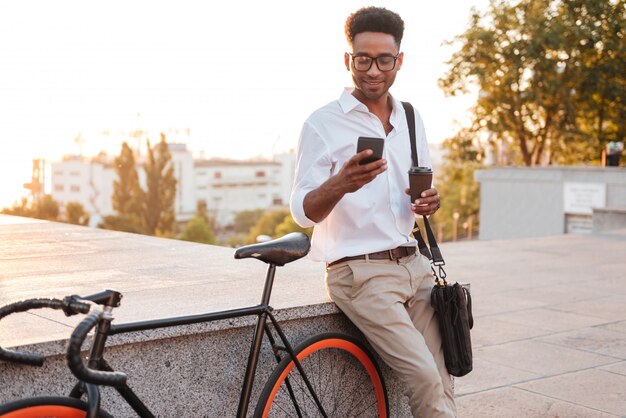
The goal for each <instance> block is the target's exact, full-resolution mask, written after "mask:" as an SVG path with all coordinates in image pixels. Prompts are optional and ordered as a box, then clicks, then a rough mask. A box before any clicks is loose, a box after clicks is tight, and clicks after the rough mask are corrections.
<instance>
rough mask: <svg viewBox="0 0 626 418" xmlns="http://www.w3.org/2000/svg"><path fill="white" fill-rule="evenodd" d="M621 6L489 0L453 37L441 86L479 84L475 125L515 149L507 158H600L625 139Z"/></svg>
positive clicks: (454, 90) (580, 0) (588, 0)
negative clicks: (612, 143)
mask: <svg viewBox="0 0 626 418" xmlns="http://www.w3.org/2000/svg"><path fill="white" fill-rule="evenodd" d="M625 10H626V8H625V7H624V0H618V1H606V0H572V1H563V0H520V1H518V2H515V3H514V4H511V2H510V1H506V0H493V1H492V2H491V3H490V6H489V9H488V10H487V11H486V12H485V13H482V14H481V13H479V12H478V11H476V10H474V11H473V14H472V18H471V23H470V26H469V28H468V29H467V30H466V31H465V32H464V33H463V34H461V35H459V36H457V37H456V39H455V40H456V41H457V42H459V43H460V45H461V46H460V49H459V50H458V51H457V52H455V53H454V54H453V56H452V58H451V59H450V60H449V62H448V64H449V66H450V68H449V71H448V72H447V74H446V75H445V77H443V78H442V79H440V81H439V82H440V86H441V87H442V89H443V90H444V92H445V93H446V94H448V95H455V94H458V93H461V92H467V91H468V86H469V85H470V84H475V85H477V86H478V88H479V90H480V93H479V97H478V100H477V102H476V104H475V105H474V108H473V118H474V119H473V126H472V129H473V130H474V131H476V132H477V133H479V134H485V135H488V136H489V137H490V139H489V140H490V143H491V145H492V146H493V147H496V148H498V149H499V150H501V149H502V148H505V149H506V148H507V147H508V148H510V149H511V150H512V152H510V153H509V155H510V156H511V160H510V161H503V162H505V163H507V162H508V163H522V164H525V165H527V166H531V165H536V164H545V163H547V164H552V163H565V164H569V163H573V162H581V161H592V160H594V159H596V160H597V159H598V157H599V149H601V147H602V145H603V144H604V143H605V142H607V141H608V140H610V139H613V140H619V141H621V140H623V139H624V130H625V128H624V123H625V122H624V120H625V118H624V112H625V110H624V102H625V101H626V90H625V83H624V81H625V76H624V74H626V67H625V65H626V64H625V63H626V59H625V58H626V57H625V51H626V50H625V47H624V37H625V35H626V29H625V28H626V19H625V17H626V11H625ZM497 154H499V153H496V155H497Z"/></svg>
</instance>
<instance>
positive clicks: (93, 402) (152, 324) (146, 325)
mask: <svg viewBox="0 0 626 418" xmlns="http://www.w3.org/2000/svg"><path fill="white" fill-rule="evenodd" d="M275 273H276V265H274V264H269V266H268V269H267V274H266V280H265V286H264V289H263V295H262V298H261V303H260V304H259V305H256V306H249V307H245V308H237V309H231V310H225V311H218V312H209V313H203V314H197V315H188V316H178V317H169V318H161V319H154V320H148V321H139V322H130V323H125V324H119V325H111V321H112V319H113V317H112V316H111V315H110V312H111V310H112V307H110V306H107V307H105V315H103V317H102V319H101V320H100V322H99V323H98V325H97V328H96V332H95V336H94V341H93V344H92V348H91V353H90V355H89V363H88V367H89V368H92V369H95V370H103V371H113V369H112V368H111V367H110V366H109V364H108V363H107V362H106V360H105V359H104V358H103V355H104V349H105V344H106V339H107V337H108V336H110V335H115V334H125V333H129V332H135V331H144V330H151V329H157V328H165V327H175V326H181V325H189V324H197V323H204V322H212V321H218V320H222V319H232V318H241V317H247V316H256V317H257V319H256V323H255V328H254V334H253V338H252V344H251V346H250V352H249V354H248V361H247V365H246V371H245V375H244V381H243V385H242V389H241V394H240V397H239V405H238V407H237V415H236V416H237V418H244V417H245V416H246V414H247V411H248V408H249V404H250V398H251V395H252V386H253V383H254V377H255V373H256V368H257V365H258V360H259V353H260V351H261V344H262V342H263V334H264V332H265V334H266V335H267V336H268V340H269V342H270V344H271V346H272V350H273V352H274V355H275V357H276V360H277V361H278V362H280V360H281V357H280V355H279V354H278V351H279V350H281V351H286V352H287V353H288V355H289V356H290V357H291V358H292V360H293V361H294V363H295V365H296V367H297V369H298V370H299V372H300V374H301V375H302V377H303V380H304V381H305V383H306V385H307V387H308V389H309V391H310V392H311V394H312V397H313V399H314V400H315V402H316V404H317V405H318V407H319V408H320V411H321V413H322V415H323V416H326V412H325V411H324V408H323V406H322V404H321V402H320V401H319V399H318V397H317V394H316V393H315V391H314V390H313V387H312V385H311V383H310V381H309V379H308V377H307V376H306V374H305V373H304V370H303V369H302V366H301V365H300V362H299V361H298V359H297V357H296V354H295V353H294V350H293V348H292V346H291V344H290V343H289V341H288V340H287V337H286V336H285V334H284V332H283V330H282V328H281V327H280V325H279V324H278V322H277V321H276V319H275V318H274V315H272V313H271V311H272V308H271V307H270V306H269V300H270V295H271V291H272V285H273V281H274V276H275ZM268 317H269V319H270V322H271V323H272V325H273V326H274V329H275V330H276V332H277V333H278V335H279V337H280V340H281V342H282V344H283V346H282V347H280V346H277V345H276V341H275V339H274V337H273V336H272V334H271V331H270V329H269V327H268V324H267V319H268ZM115 389H116V390H117V392H118V393H119V394H120V395H121V396H122V397H123V398H124V400H125V401H126V402H127V403H128V404H129V406H130V407H131V408H132V409H133V410H134V411H135V412H136V413H137V414H138V415H139V416H140V417H149V418H152V417H154V415H153V414H152V412H150V410H149V409H148V408H147V406H146V405H145V404H144V403H143V402H142V401H141V399H139V397H138V396H137V395H136V394H135V393H134V392H133V390H132V389H131V388H130V387H129V386H128V385H127V384H124V385H123V386H119V387H115ZM85 392H86V393H87V399H88V403H89V413H88V415H87V416H88V417H91V416H93V417H95V416H96V413H97V411H98V410H99V408H100V392H99V388H98V386H97V385H93V384H89V383H83V382H78V383H77V384H76V385H75V386H74V388H73V389H72V391H71V393H70V396H71V397H74V398H80V397H81V396H82V395H83V394H84V393H85ZM292 399H293V395H292ZM294 401H295V399H294Z"/></svg>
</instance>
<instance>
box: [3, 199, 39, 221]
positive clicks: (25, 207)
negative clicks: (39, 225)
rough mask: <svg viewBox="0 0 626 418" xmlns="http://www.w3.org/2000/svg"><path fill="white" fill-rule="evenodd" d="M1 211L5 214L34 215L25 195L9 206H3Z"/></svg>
mask: <svg viewBox="0 0 626 418" xmlns="http://www.w3.org/2000/svg"><path fill="white" fill-rule="evenodd" d="M2 213H4V214H6V215H15V216H24V217H27V218H33V217H34V212H33V208H32V205H31V203H30V201H29V200H28V198H26V197H23V198H22V199H20V201H17V202H15V203H13V206H11V207H10V208H3V209H2Z"/></svg>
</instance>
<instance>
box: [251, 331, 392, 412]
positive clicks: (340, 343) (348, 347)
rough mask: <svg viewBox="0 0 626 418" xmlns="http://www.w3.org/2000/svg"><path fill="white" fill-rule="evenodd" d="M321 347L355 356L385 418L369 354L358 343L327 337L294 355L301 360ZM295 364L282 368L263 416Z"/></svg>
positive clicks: (383, 402)
mask: <svg viewBox="0 0 626 418" xmlns="http://www.w3.org/2000/svg"><path fill="white" fill-rule="evenodd" d="M323 348H340V349H343V350H345V351H347V352H349V353H350V354H352V355H353V356H354V357H356V358H357V359H358V360H359V361H360V362H361V364H363V365H364V366H365V370H366V371H367V374H368V375H369V376H370V379H371V380H372V384H373V385H374V392H375V394H376V402H377V403H378V416H379V418H387V409H386V407H385V391H384V390H383V384H382V382H381V380H380V378H379V376H378V370H377V369H376V366H375V365H374V363H373V362H372V361H371V359H370V358H369V356H368V355H367V354H366V353H365V351H363V350H362V349H361V348H360V347H359V346H358V345H356V344H354V343H352V342H350V341H346V340H343V339H340V338H328V339H325V340H321V341H318V342H316V343H314V344H311V345H309V346H308V347H306V348H305V349H304V350H302V351H301V352H300V353H299V354H298V355H297V356H296V357H297V358H298V360H302V359H303V358H305V357H307V356H309V355H310V354H312V353H315V352H316V351H319V350H321V349H323ZM295 366H296V365H295V363H294V362H293V361H291V362H289V364H288V365H287V367H285V370H283V372H282V373H281V375H280V377H279V378H278V380H277V381H276V386H274V387H273V388H272V393H271V394H270V396H269V399H270V400H272V402H268V403H267V405H265V409H264V410H263V418H267V417H268V416H269V413H270V408H271V407H272V403H273V399H274V397H275V396H276V393H278V389H279V388H280V385H281V383H282V382H283V381H284V380H285V378H286V377H287V375H288V374H289V372H291V370H293V368H294V367H295Z"/></svg>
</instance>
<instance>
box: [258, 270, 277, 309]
mask: <svg viewBox="0 0 626 418" xmlns="http://www.w3.org/2000/svg"><path fill="white" fill-rule="evenodd" d="M275 275H276V264H273V263H269V265H268V266H267V273H266V275H265V286H264V287H263V296H261V305H266V306H269V304H270V296H271V295H272V287H273V286H274V276H275Z"/></svg>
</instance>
